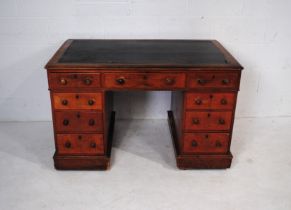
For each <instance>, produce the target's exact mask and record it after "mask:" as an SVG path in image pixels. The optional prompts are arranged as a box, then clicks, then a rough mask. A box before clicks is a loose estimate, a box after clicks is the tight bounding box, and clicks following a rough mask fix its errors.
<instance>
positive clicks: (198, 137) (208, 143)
mask: <svg viewBox="0 0 291 210" xmlns="http://www.w3.org/2000/svg"><path fill="white" fill-rule="evenodd" d="M228 146H229V134H228V133H185V134H184V141H183V152H184V153H226V152H227V150H228Z"/></svg>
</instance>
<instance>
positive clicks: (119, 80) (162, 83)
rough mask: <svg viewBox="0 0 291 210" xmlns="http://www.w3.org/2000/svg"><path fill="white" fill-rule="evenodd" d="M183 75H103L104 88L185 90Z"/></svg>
mask: <svg viewBox="0 0 291 210" xmlns="http://www.w3.org/2000/svg"><path fill="white" fill-rule="evenodd" d="M185 78H186V76H185V74H183V73H175V74H173V73H164V74H157V73H135V74H134V73H105V74H104V75H103V81H104V82H103V85H104V88H114V89H125V88H132V89H148V88H149V89H175V88H185Z"/></svg>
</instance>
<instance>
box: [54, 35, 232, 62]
mask: <svg viewBox="0 0 291 210" xmlns="http://www.w3.org/2000/svg"><path fill="white" fill-rule="evenodd" d="M58 63H60V64H61V63H80V64H87V63H94V64H121V65H122V64H125V65H132V64H133V65H135V64H141V65H171V64H173V65H196V64H198V65H201V64H202V65H203V64H227V60H226V59H225V57H224V55H223V53H221V52H220V50H219V49H218V48H217V47H216V46H215V45H214V44H213V43H212V42H211V41H197V40H73V42H72V43H71V45H70V46H69V47H68V48H67V49H66V51H65V52H64V54H63V55H62V56H61V57H60V59H59V61H58Z"/></svg>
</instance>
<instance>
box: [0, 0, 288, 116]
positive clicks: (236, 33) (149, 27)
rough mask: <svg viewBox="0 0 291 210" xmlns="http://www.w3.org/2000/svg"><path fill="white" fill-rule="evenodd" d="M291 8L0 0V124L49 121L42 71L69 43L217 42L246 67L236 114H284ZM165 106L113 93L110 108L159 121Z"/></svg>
mask: <svg viewBox="0 0 291 210" xmlns="http://www.w3.org/2000/svg"><path fill="white" fill-rule="evenodd" d="M290 11H291V1H288V0H255V1H254V0H237V1H236V0H200V1H195V0H103V1H102V0H6V1H4V0H0V73H1V77H0V120H50V119H51V113H50V101H49V94H48V91H47V79H46V72H45V70H44V69H43V66H44V65H45V63H46V62H47V61H48V59H49V58H50V57H51V56H52V54H53V53H54V51H55V50H57V48H58V47H59V46H60V45H61V43H62V42H63V41H65V40H66V39H68V38H126V39H129V38H143V39H146V38H149V39H152V38H159V39H169V38H170V39H217V40H219V41H220V42H221V43H222V44H223V45H224V46H225V47H226V48H227V49H228V50H229V51H230V52H231V53H232V54H233V55H234V56H235V57H236V58H237V59H238V60H239V61H240V63H241V64H242V65H243V66H244V67H245V70H244V71H243V75H242V82H241V91H240V94H239V100H238V107H237V117H250V116H251V117H264V116H290V115H291V109H290V107H291V85H290V81H291V41H290V37H291V23H290V22H291V12H290ZM133 96H134V97H133ZM121 98H122V99H123V100H121ZM124 98H125V100H124ZM119 99H120V100H119ZM169 101H170V94H169V93H168V92H146V93H141V92H140V93H131V94H128V93H120V94H118V95H117V96H116V109H117V110H118V111H119V112H118V113H119V116H120V117H130V118H163V117H165V116H166V115H165V111H164V110H165V109H167V108H168V107H169ZM125 103H126V104H125ZM128 107H129V108H128Z"/></svg>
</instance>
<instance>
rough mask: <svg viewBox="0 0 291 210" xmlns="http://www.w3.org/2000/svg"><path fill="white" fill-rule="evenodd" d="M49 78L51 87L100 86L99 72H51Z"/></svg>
mask: <svg viewBox="0 0 291 210" xmlns="http://www.w3.org/2000/svg"><path fill="white" fill-rule="evenodd" d="M48 80H49V87H50V88H51V89H55V88H60V89H62V88H66V89H68V88H91V87H100V74H99V73H94V74H92V73H50V74H48Z"/></svg>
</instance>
